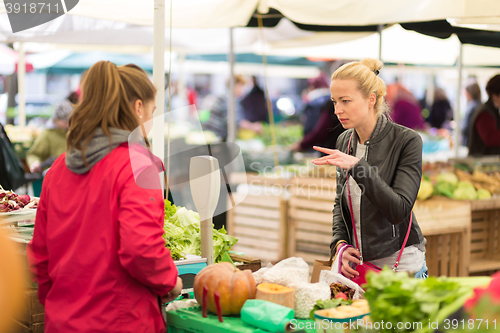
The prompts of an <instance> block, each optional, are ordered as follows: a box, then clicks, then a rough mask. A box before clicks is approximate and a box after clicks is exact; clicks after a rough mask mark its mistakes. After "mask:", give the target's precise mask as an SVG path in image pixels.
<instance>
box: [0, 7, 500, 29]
mask: <svg viewBox="0 0 500 333" xmlns="http://www.w3.org/2000/svg"><path fill="white" fill-rule="evenodd" d="M172 5H173V13H174V15H173V22H172V25H173V26H174V27H178V28H214V27H244V26H246V25H247V24H248V22H249V20H250V18H251V17H252V15H253V14H254V13H255V10H256V9H258V11H259V12H260V13H267V12H268V11H269V9H271V8H274V9H276V10H278V11H279V12H280V13H282V14H283V15H284V16H285V17H287V18H289V19H290V20H292V21H293V22H297V23H301V24H309V25H340V26H344V25H345V26H367V25H378V24H387V23H399V22H421V21H432V20H442V19H447V18H460V19H481V18H486V17H492V16H493V17H494V16H497V17H498V16H500V2H499V1H496V0H460V1H457V0H439V1H436V0H420V1H414V0H397V1H394V0H378V1H373V0H358V1H352V0H335V1H331V0H309V1H303V0H232V1H227V0H183V1H174V2H173V4H172ZM0 8H1V9H0V10H2V12H3V11H4V7H3V6H0ZM167 11H168V9H167ZM68 14H70V15H79V16H87V17H93V18H99V19H109V20H114V21H122V22H128V23H133V24H141V25H153V16H154V0H141V1H136V0H106V1H102V0H86V1H80V3H79V4H78V5H77V6H76V7H75V8H74V9H73V10H71V11H70V12H69V13H68ZM166 25H167V26H168V25H170V20H169V15H167V16H166Z"/></svg>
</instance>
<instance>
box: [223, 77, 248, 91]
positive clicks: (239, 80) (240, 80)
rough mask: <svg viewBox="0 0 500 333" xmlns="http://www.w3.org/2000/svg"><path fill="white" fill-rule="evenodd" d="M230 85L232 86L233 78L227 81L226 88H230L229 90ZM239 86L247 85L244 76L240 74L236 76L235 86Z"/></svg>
mask: <svg viewBox="0 0 500 333" xmlns="http://www.w3.org/2000/svg"><path fill="white" fill-rule="evenodd" d="M230 84H231V78H228V79H227V80H226V87H228V88H229V85H230ZM237 84H241V85H243V86H244V85H245V84H247V80H246V79H245V77H244V76H243V75H240V74H238V75H235V76H234V85H237Z"/></svg>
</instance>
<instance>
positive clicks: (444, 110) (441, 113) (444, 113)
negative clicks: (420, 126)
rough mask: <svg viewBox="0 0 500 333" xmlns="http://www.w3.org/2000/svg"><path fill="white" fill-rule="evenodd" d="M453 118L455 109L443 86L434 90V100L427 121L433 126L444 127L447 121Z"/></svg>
mask: <svg viewBox="0 0 500 333" xmlns="http://www.w3.org/2000/svg"><path fill="white" fill-rule="evenodd" d="M450 120H453V110H452V108H451V104H450V101H449V100H448V96H446V92H445V91H444V89H442V88H436V89H435V90H434V101H433V103H432V106H431V110H430V114H429V117H428V118H427V119H426V121H427V122H428V123H429V125H430V126H431V127H433V128H438V129H439V128H443V127H445V126H446V123H447V122H448V121H450Z"/></svg>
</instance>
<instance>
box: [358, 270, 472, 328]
mask: <svg viewBox="0 0 500 333" xmlns="http://www.w3.org/2000/svg"><path fill="white" fill-rule="evenodd" d="M367 280H368V284H367V285H366V292H365V294H364V297H365V298H366V299H367V300H368V302H369V303H370V311H371V315H370V316H371V318H372V319H373V321H374V322H381V321H382V320H383V321H385V322H391V323H412V324H413V323H419V322H420V323H422V326H421V327H422V328H423V330H419V332H427V331H428V329H429V325H428V323H429V320H431V322H432V321H434V320H436V319H440V320H441V321H442V320H443V319H445V318H446V316H445V317H444V318H442V316H443V315H444V314H449V313H452V312H453V310H458V308H459V307H460V306H461V305H462V304H463V301H462V302H457V300H459V299H460V298H463V296H464V294H467V292H470V289H468V288H464V287H462V286H461V285H460V284H458V283H457V282H456V281H453V280H450V279H447V278H435V277H429V278H428V279H426V280H423V279H415V278H411V277H409V276H408V274H407V273H404V272H399V273H394V272H392V270H391V269H389V268H387V267H385V268H384V269H383V270H382V272H381V273H380V274H369V275H368V277H367ZM412 326H413V325H412ZM410 331H411V330H407V329H405V328H402V329H397V328H396V327H394V326H393V327H392V329H390V330H389V329H383V330H381V332H410ZM431 331H432V330H431Z"/></svg>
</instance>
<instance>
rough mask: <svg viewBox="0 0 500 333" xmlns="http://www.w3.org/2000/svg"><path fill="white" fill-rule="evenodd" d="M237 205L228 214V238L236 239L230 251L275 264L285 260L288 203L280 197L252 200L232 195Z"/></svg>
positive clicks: (248, 196) (263, 197)
mask: <svg viewBox="0 0 500 333" xmlns="http://www.w3.org/2000/svg"><path fill="white" fill-rule="evenodd" d="M232 196H233V198H234V199H235V200H236V201H238V202H240V203H239V204H238V205H237V206H235V207H234V208H232V209H230V210H228V214H227V229H228V234H230V235H231V236H234V237H237V238H238V243H236V244H235V245H234V246H233V247H232V250H233V251H235V252H243V253H244V254H245V255H247V256H251V257H256V258H260V260H261V261H262V262H276V261H278V260H281V259H283V258H286V251H285V241H286V234H285V226H286V206H287V202H286V201H285V200H282V199H281V198H280V197H279V196H271V195H270V196H254V195H247V196H246V197H245V196H244V195H241V194H238V193H234V194H232Z"/></svg>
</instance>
